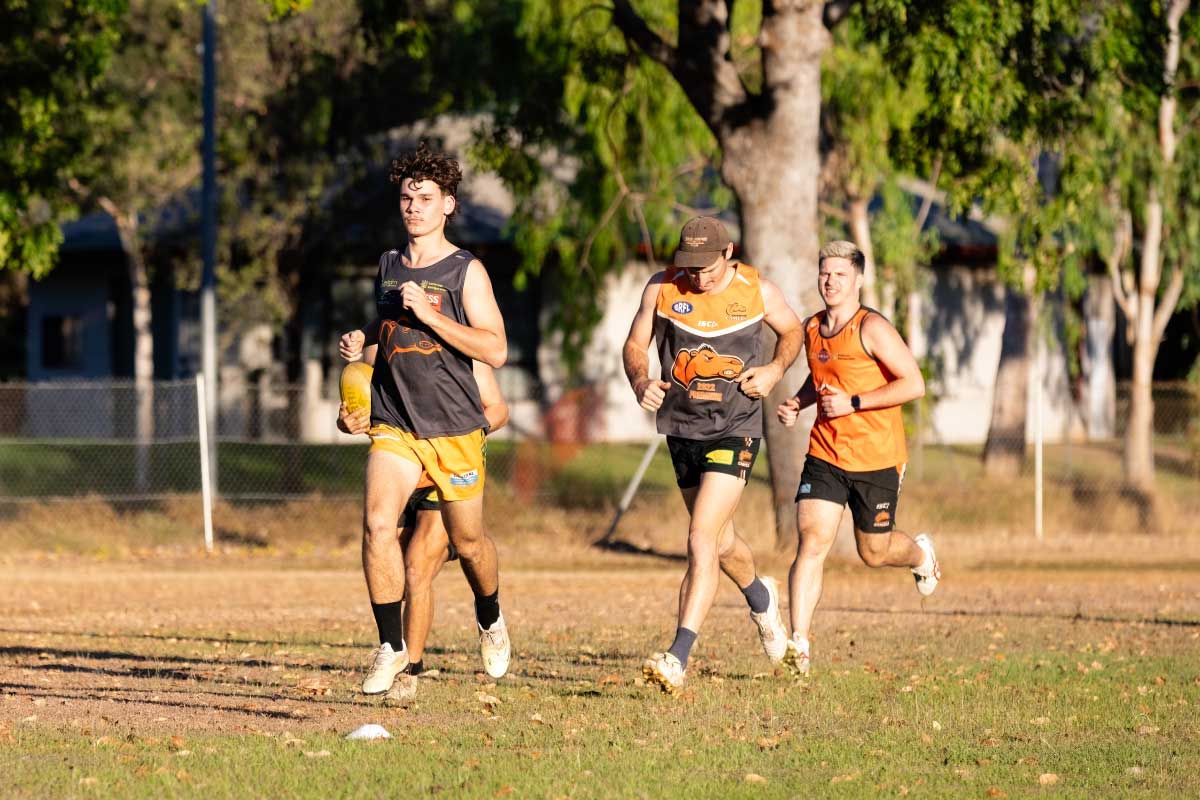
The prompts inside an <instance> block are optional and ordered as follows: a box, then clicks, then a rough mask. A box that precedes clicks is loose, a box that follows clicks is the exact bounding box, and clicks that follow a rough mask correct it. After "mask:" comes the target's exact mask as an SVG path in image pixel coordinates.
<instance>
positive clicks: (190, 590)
mask: <svg viewBox="0 0 1200 800" xmlns="http://www.w3.org/2000/svg"><path fill="white" fill-rule="evenodd" d="M1155 544H1156V545H1157V546H1155V547H1148V546H1147V547H1138V546H1136V543H1134V544H1131V543H1130V542H1129V541H1124V542H1121V541H1117V540H1113V541H1108V542H1101V543H1095V542H1092V543H1091V544H1089V546H1087V547H1083V546H1080V545H1079V543H1075V545H1074V546H1072V547H1068V546H1067V545H1066V544H1064V543H1062V542H1059V543H1047V544H1043V545H1038V546H1034V545H1033V544H1030V543H1027V542H1007V543H1006V542H1003V541H999V542H998V541H995V540H991V541H984V540H982V539H980V538H978V537H975V538H969V537H968V538H962V539H955V538H946V539H943V540H942V548H943V550H942V558H943V560H944V563H945V566H946V578H945V580H944V582H943V585H942V586H941V587H940V588H939V590H938V593H937V594H935V595H934V596H933V597H932V598H930V599H928V600H925V601H922V600H921V598H920V597H919V596H918V595H917V593H916V592H915V591H914V590H913V584H912V580H911V577H910V576H909V575H908V574H907V573H906V572H904V571H901V570H869V569H867V568H866V567H863V566H861V565H852V564H847V563H841V564H834V565H832V566H831V567H830V568H829V570H828V573H827V580H826V591H825V598H824V601H823V606H822V609H821V610H820V611H819V612H818V620H817V629H818V634H817V636H816V637H815V647H816V653H815V657H816V658H817V659H818V662H817V663H818V664H820V660H821V659H824V660H826V662H827V664H832V663H862V662H865V661H870V660H872V659H876V660H884V661H886V660H887V659H888V658H894V657H895V654H896V653H897V652H905V651H912V650H913V649H914V648H916V649H919V650H921V651H925V650H926V648H930V649H934V650H937V649H941V650H945V651H947V652H954V651H955V650H956V649H957V648H959V647H962V646H963V644H964V643H965V642H971V643H972V644H971V645H970V646H971V647H972V648H974V647H976V646H978V647H987V646H988V645H987V642H988V641H990V640H991V639H990V638H989V637H995V636H997V635H998V634H997V632H1000V633H999V635H1000V637H1001V639H1005V637H1007V639H1006V641H1005V644H1006V646H1009V647H1014V648H1020V647H1027V648H1031V649H1037V648H1049V649H1051V650H1053V649H1055V648H1056V647H1059V646H1066V645H1065V644H1064V643H1070V642H1075V641H1078V642H1099V641H1103V640H1106V639H1112V640H1114V641H1115V640H1120V641H1124V642H1127V643H1128V642H1150V643H1151V644H1147V645H1145V646H1146V647H1151V646H1152V643H1153V642H1154V641H1159V642H1161V643H1162V644H1164V645H1169V646H1170V647H1172V648H1180V647H1182V648H1191V649H1193V650H1196V651H1200V642H1198V641H1197V640H1198V639H1200V580H1198V578H1200V558H1198V557H1197V553H1196V552H1195V545H1194V543H1191V542H1184V543H1181V542H1177V541H1172V542H1167V543H1166V544H1167V545H1170V546H1171V548H1173V549H1168V548H1167V547H1166V546H1164V544H1163V543H1162V542H1156V543H1155ZM1121 548H1124V549H1121ZM1117 552H1119V553H1122V554H1123V555H1124V556H1126V557H1127V559H1126V561H1127V564H1125V565H1121V566H1117V565H1114V561H1115V559H1114V558H1113V555H1114V553H1117ZM504 553H505V559H506V560H505V567H504V573H503V590H502V591H503V593H502V601H503V603H504V609H505V616H506V618H507V619H508V621H509V624H510V626H511V629H512V631H513V636H514V641H515V654H514V655H515V657H514V664H513V670H512V672H511V673H510V675H509V676H508V677H506V678H505V679H503V680H504V681H505V682H506V683H508V684H516V685H522V684H525V685H529V686H534V687H536V686H538V685H542V686H545V687H549V688H553V687H559V688H561V687H564V686H567V687H576V688H578V687H587V686H591V687H593V688H594V687H596V686H605V685H614V684H615V685H621V684H626V685H632V684H633V683H635V682H636V681H637V672H638V666H639V664H640V661H641V659H642V658H644V657H645V655H646V654H648V653H649V652H651V651H652V650H653V649H655V648H658V649H661V648H662V647H663V646H665V644H667V643H668V642H669V637H670V634H671V632H672V631H673V629H674V619H673V615H674V603H675V593H676V591H677V588H678V581H679V578H680V576H681V574H682V570H683V566H682V564H681V563H680V562H673V561H669V560H664V559H654V558H645V557H636V556H628V555H612V554H608V553H603V552H598V551H596V550H594V549H585V548H578V547H576V548H574V549H571V548H567V547H563V548H560V549H559V550H558V551H555V552H539V551H538V550H537V548H536V547H533V546H532V545H531V544H529V543H526V545H524V546H519V547H511V548H510V547H507V546H506V547H505V549H504ZM322 562H323V563H322ZM552 562H557V564H558V566H553V563H552ZM1138 562H1141V563H1142V566H1137V564H1138ZM761 571H763V572H770V573H773V574H775V575H777V576H779V577H781V578H784V577H785V574H786V559H783V558H780V557H776V556H772V557H770V558H766V559H764V566H763V568H762V570H761ZM727 583H728V582H726V584H727ZM436 592H437V599H438V617H437V621H436V623H435V630H434V633H433V637H432V639H431V642H430V648H429V652H428V654H427V664H428V665H429V666H431V667H434V668H437V669H438V670H439V671H440V675H438V676H437V677H436V678H432V679H428V680H427V681H426V682H425V687H426V688H425V689H423V690H422V691H423V693H425V695H427V696H428V697H430V698H436V697H438V696H439V695H441V694H443V693H445V692H447V691H450V692H453V691H465V690H466V688H470V689H471V691H472V692H474V691H475V690H476V689H477V688H478V684H486V683H487V681H486V680H485V679H484V677H483V676H482V675H481V674H479V673H477V672H476V670H477V668H478V656H477V653H476V649H475V648H476V645H475V640H474V636H473V626H472V618H471V615H470V608H471V603H470V595H469V592H468V590H467V587H466V584H465V581H464V580H463V579H462V576H461V574H460V573H459V571H458V569H456V568H453V567H451V568H450V569H447V570H445V571H444V573H443V575H442V576H441V577H439V579H438V582H437V584H436ZM0 616H2V618H3V623H0V727H3V726H9V727H11V726H13V725H19V724H22V723H23V722H27V723H31V724H39V725H49V726H52V727H66V728H74V729H81V730H85V731H89V732H96V735H101V734H103V733H104V732H105V731H110V732H122V731H125V732H128V731H133V730H136V731H139V732H147V731H162V732H189V731H190V732H204V731H220V732H227V733H234V732H252V731H267V732H270V731H275V732H281V731H298V730H306V729H309V730H313V729H315V730H331V731H332V730H337V731H345V730H349V729H351V728H353V727H357V726H358V725H359V724H361V723H363V722H368V721H377V720H376V717H379V716H380V715H381V714H388V715H393V716H394V715H397V714H413V713H417V714H420V713H427V712H428V711H429V710H430V709H428V708H426V710H425V711H424V712H423V711H421V710H420V709H421V705H420V703H421V701H420V700H418V703H417V704H416V706H415V709H416V710H415V711H414V709H413V708H410V709H408V710H397V709H388V710H385V709H381V708H380V706H381V702H380V701H379V700H378V699H372V698H366V697H363V696H362V695H360V694H358V692H357V691H356V689H357V683H358V681H359V680H360V678H361V671H362V669H363V668H364V666H365V662H366V660H367V659H368V657H369V654H370V650H371V647H372V645H373V639H372V637H373V634H374V629H373V624H372V622H371V617H370V611H369V607H368V604H367V599H366V592H365V589H364V586H363V582H362V578H361V577H360V575H359V573H358V572H357V569H356V566H355V557H354V553H353V552H352V550H351V549H349V548H343V549H339V550H332V551H329V552H328V553H325V554H318V553H312V554H309V555H307V556H305V557H301V558H295V557H292V558H287V559H284V558H261V557H258V558H255V557H241V558H239V557H234V556H225V557H214V558H207V559H206V558H194V557H192V556H190V555H188V554H186V553H184V554H180V555H178V556H177V557H175V558H174V559H173V560H172V561H169V562H165V563H164V562H162V561H159V560H147V561H138V560H121V561H117V562H104V561H96V560H88V559H81V558H59V559H58V560H49V559H46V558H42V559H40V560H37V559H33V558H22V559H20V560H19V561H10V563H9V564H7V565H5V566H0ZM1089 646H1091V645H1089ZM1129 646H1132V647H1138V646H1142V645H1136V644H1131V645H1129ZM756 647H757V645H756V643H755V642H754V641H753V639H752V636H751V634H750V632H749V626H748V622H747V620H746V610H745V606H744V603H743V601H742V598H741V596H740V595H739V594H738V593H737V592H736V590H735V589H734V588H733V587H732V586H731V585H723V586H722V589H721V592H720V594H719V595H718V600H717V605H716V607H715V608H714V609H713V612H712V614H711V615H710V618H709V621H708V623H706V627H705V629H704V632H703V636H702V638H701V644H700V645H699V646H698V651H697V661H696V663H697V664H698V665H699V666H698V669H701V670H707V671H710V672H714V673H719V672H721V671H722V670H726V671H732V672H735V673H736V672H739V671H743V670H769V669H770V667H769V665H768V664H766V662H765V661H763V663H761V664H756V658H757V660H758V661H761V660H762V659H761V657H756V656H755V650H756ZM606 682H607V683H606Z"/></svg>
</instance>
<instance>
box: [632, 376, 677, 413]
mask: <svg viewBox="0 0 1200 800" xmlns="http://www.w3.org/2000/svg"><path fill="white" fill-rule="evenodd" d="M670 388H671V384H669V383H667V382H666V381H656V380H654V379H653V378H644V379H642V380H640V381H638V382H637V383H636V384H635V385H634V387H633V393H634V395H635V396H636V397H637V401H638V405H640V406H641V407H642V408H644V409H646V410H647V411H658V409H660V408H662V404H663V400H666V399H667V390H668V389H670Z"/></svg>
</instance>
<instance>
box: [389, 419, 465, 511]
mask: <svg viewBox="0 0 1200 800" xmlns="http://www.w3.org/2000/svg"><path fill="white" fill-rule="evenodd" d="M367 433H368V434H369V435H370V437H371V450H372V451H374V450H383V451H386V452H388V453H394V454H396V455H398V456H400V457H401V458H404V459H407V460H409V461H412V462H415V463H417V464H420V465H421V466H422V467H424V468H425V472H426V473H428V475H429V479H430V480H432V481H433V485H434V486H436V487H437V490H438V494H440V495H441V497H442V499H443V500H447V501H450V502H454V501H455V500H470V499H471V498H473V497H479V496H480V495H481V494H483V484H484V465H485V462H486V461H487V446H486V442H487V440H486V438H485V436H484V432H483V429H482V428H481V429H479V430H477V431H472V432H471V433H464V434H463V435H462V436H439V437H437V438H434V439H418V438H417V437H416V436H414V435H413V434H411V433H409V432H408V431H402V430H400V429H399V428H394V427H392V426H391V425H375V426H373V427H372V428H371V430H370V431H368V432H367Z"/></svg>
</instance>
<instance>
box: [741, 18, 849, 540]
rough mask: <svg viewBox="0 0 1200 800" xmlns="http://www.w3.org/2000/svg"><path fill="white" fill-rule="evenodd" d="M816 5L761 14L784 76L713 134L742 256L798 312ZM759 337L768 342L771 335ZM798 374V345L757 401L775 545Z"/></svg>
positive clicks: (798, 455) (787, 506) (794, 455)
mask: <svg viewBox="0 0 1200 800" xmlns="http://www.w3.org/2000/svg"><path fill="white" fill-rule="evenodd" d="M813 9H815V10H813ZM820 11H821V8H820V4H814V5H813V7H812V9H810V10H807V11H805V12H803V13H794V14H791V15H788V16H787V17H786V18H782V19H781V18H779V17H777V18H775V20H774V24H773V25H767V24H766V23H764V27H763V38H764V42H765V44H764V49H768V48H771V49H775V48H783V49H785V50H786V52H776V53H770V54H768V56H767V58H768V59H770V60H771V66H772V67H773V69H772V72H771V74H772V76H773V82H778V81H784V82H785V83H786V91H783V90H782V89H781V88H777V89H776V90H775V94H774V96H773V97H772V100H771V102H772V111H771V113H770V115H769V116H767V117H766V118H765V119H763V120H760V121H759V122H758V123H757V124H754V125H748V126H744V127H738V128H734V129H726V130H725V131H724V132H723V135H721V136H720V141H721V147H722V151H723V153H724V159H723V162H722V170H721V171H722V176H723V177H724V179H725V182H726V183H727V184H728V185H729V186H730V187H731V188H732V189H733V190H734V192H735V193H736V194H737V197H738V201H739V205H740V211H741V224H742V245H743V248H744V250H745V253H746V260H747V261H749V262H750V263H752V264H754V265H756V266H758V267H759V268H761V269H762V271H763V274H764V275H765V276H766V277H767V278H769V279H770V280H771V281H772V282H773V283H775V284H776V285H777V286H778V287H779V288H780V290H781V291H782V293H783V296H784V297H785V298H786V299H787V302H788V303H789V305H791V306H792V308H794V309H795V311H796V313H797V314H798V315H800V317H801V318H803V317H805V316H807V315H808V314H811V313H813V312H815V311H817V310H818V309H819V308H820V305H821V304H820V296H819V295H818V294H817V288H816V287H817V253H818V251H819V250H820V234H819V231H818V227H817V225H818V222H817V193H818V178H819V174H820V168H821V158H820V149H819V143H818V137H819V125H820V118H821V54H822V53H823V52H824V50H825V48H826V47H827V45H828V42H829V33H828V31H826V30H825V27H824V25H823V24H822V22H821V13H820ZM781 16H782V15H781ZM772 43H776V44H774V45H772ZM767 338H768V339H771V340H772V342H771V345H770V346H772V347H773V344H774V342H773V339H774V337H767ZM807 376H808V366H807V364H806V362H805V361H804V358H803V355H802V356H801V357H800V358H798V359H797V360H796V363H795V364H794V365H793V366H792V368H791V369H789V370H788V371H787V373H786V374H785V375H784V377H783V378H782V379H781V380H780V381H779V383H778V384H777V385H776V387H775V389H774V391H772V392H771V394H770V396H768V397H767V399H766V401H765V402H764V403H763V417H764V422H765V433H766V440H767V462H768V464H769V465H770V468H771V495H772V498H773V500H774V507H775V541H776V546H777V547H778V548H779V549H786V548H788V547H791V546H792V545H793V543H794V542H795V539H796V490H797V488H798V487H799V485H800V473H801V472H802V471H803V466H804V454H805V453H806V452H807V450H808V437H807V436H806V435H805V434H806V433H807V430H806V429H805V430H799V429H792V430H789V429H787V428H784V427H783V426H782V425H781V424H779V422H778V420H777V419H776V418H775V408H776V407H777V406H778V405H779V404H780V403H782V402H784V401H785V400H786V399H787V398H788V397H790V396H791V395H792V394H794V393H795V392H796V390H797V389H798V388H799V387H800V384H801V383H803V382H804V379H805V378H806V377H807Z"/></svg>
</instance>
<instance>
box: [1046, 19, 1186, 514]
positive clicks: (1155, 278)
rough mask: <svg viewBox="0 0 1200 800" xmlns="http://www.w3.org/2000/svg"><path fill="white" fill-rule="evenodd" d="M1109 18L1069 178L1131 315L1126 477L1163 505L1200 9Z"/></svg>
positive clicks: (1082, 233) (1094, 51)
mask: <svg viewBox="0 0 1200 800" xmlns="http://www.w3.org/2000/svg"><path fill="white" fill-rule="evenodd" d="M1097 22H1098V25H1097V31H1096V35H1095V37H1094V39H1093V40H1092V42H1091V47H1090V55H1091V58H1092V59H1093V62H1094V66H1095V70H1096V72H1097V74H1098V75H1100V76H1101V77H1100V79H1099V80H1098V81H1097V82H1096V83H1095V85H1094V86H1093V87H1092V89H1091V92H1090V94H1089V97H1088V101H1089V102H1088V107H1089V109H1090V110H1091V114H1090V115H1089V118H1088V124H1087V125H1086V126H1085V128H1084V129H1083V131H1082V135H1081V137H1080V143H1081V146H1080V147H1078V148H1076V149H1075V150H1073V151H1071V152H1069V153H1067V154H1066V160H1065V163H1064V182H1065V183H1067V185H1068V187H1069V189H1070V191H1071V193H1072V195H1073V197H1074V198H1075V199H1076V202H1077V203H1078V215H1079V224H1078V226H1077V228H1078V235H1077V241H1078V245H1079V246H1080V247H1083V248H1088V247H1094V248H1096V250H1097V251H1098V253H1099V255H1100V256H1101V258H1102V260H1103V262H1104V263H1105V265H1106V267H1107V269H1108V271H1109V274H1110V276H1111V279H1112V286H1113V292H1114V294H1115V296H1116V299H1117V303H1118V306H1119V307H1120V309H1121V313H1122V314H1123V315H1124V317H1125V320H1126V325H1127V327H1126V331H1127V335H1128V338H1129V342H1130V343H1131V344H1132V346H1133V380H1132V383H1131V386H1130V405H1129V414H1128V418H1127V420H1126V427H1125V442H1124V468H1125V478H1126V480H1127V482H1128V483H1129V485H1130V486H1131V488H1133V489H1135V490H1136V491H1138V492H1139V493H1141V494H1142V495H1143V497H1144V498H1145V499H1146V500H1147V501H1149V502H1150V504H1151V505H1153V500H1154V488H1155V471H1154V440H1153V436H1154V401H1153V395H1152V380H1153V377H1154V364H1155V361H1156V359H1157V355H1158V349H1159V345H1160V344H1161V342H1162V337H1163V332H1164V331H1165V329H1166V326H1167V322H1168V321H1169V320H1170V318H1171V315H1172V314H1174V313H1175V311H1176V310H1177V309H1178V308H1180V307H1188V306H1192V305H1194V304H1195V303H1196V302H1197V300H1198V299H1200V255H1198V254H1200V125H1198V121H1200V90H1198V89H1197V87H1198V86H1200V12H1197V11H1196V10H1195V9H1194V8H1192V4H1191V2H1190V0H1168V1H1167V2H1162V3H1158V2H1147V3H1122V2H1107V3H1104V4H1103V5H1102V8H1101V10H1100V12H1099V13H1098V14H1097Z"/></svg>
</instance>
